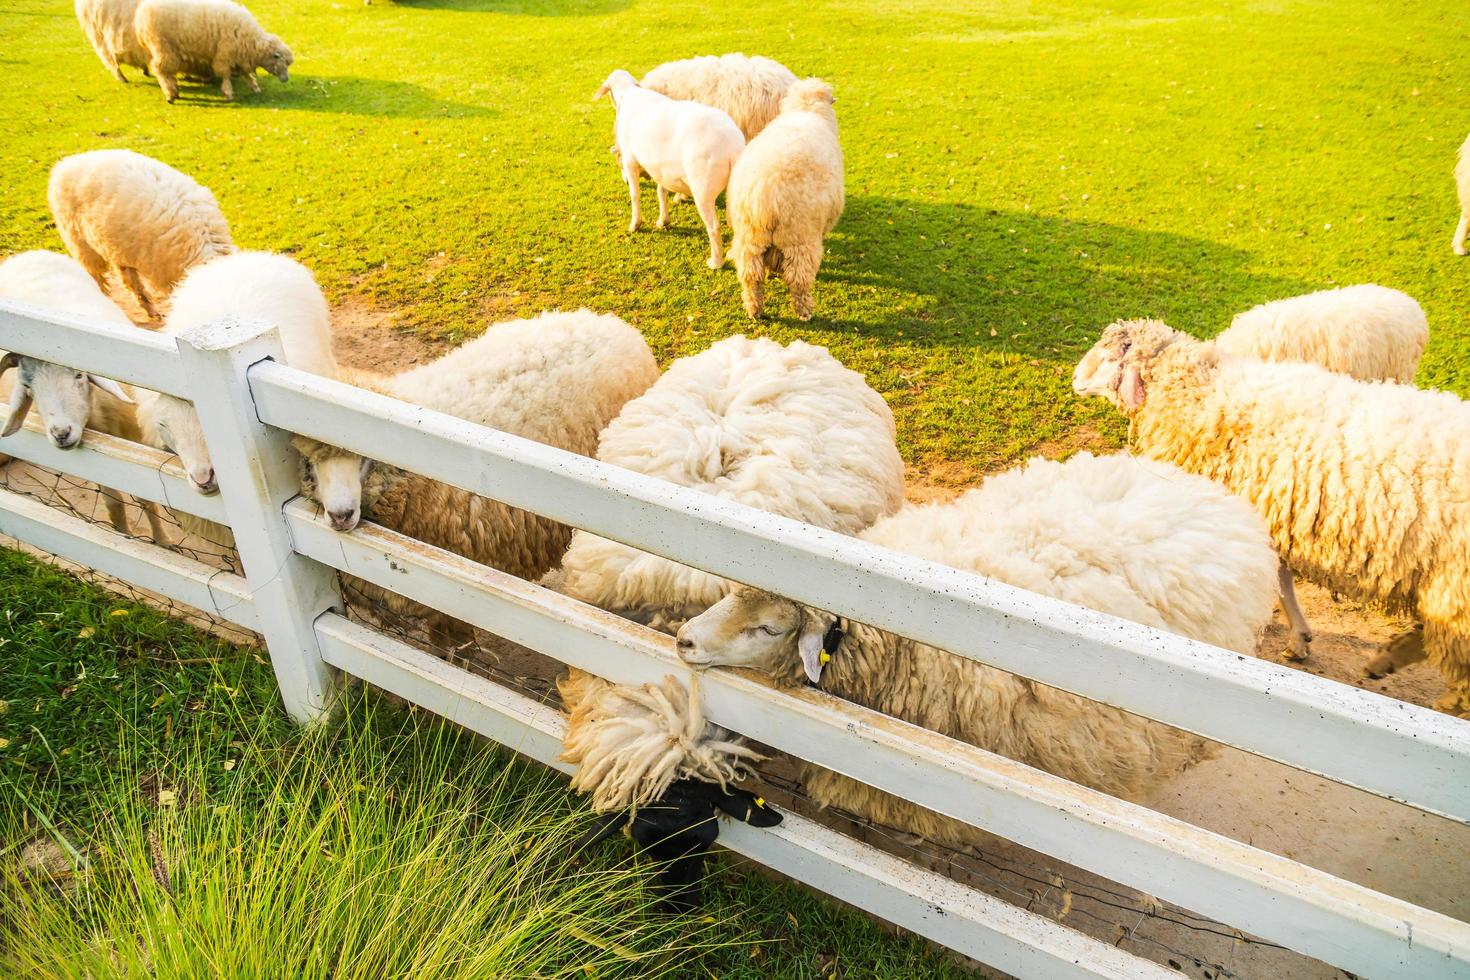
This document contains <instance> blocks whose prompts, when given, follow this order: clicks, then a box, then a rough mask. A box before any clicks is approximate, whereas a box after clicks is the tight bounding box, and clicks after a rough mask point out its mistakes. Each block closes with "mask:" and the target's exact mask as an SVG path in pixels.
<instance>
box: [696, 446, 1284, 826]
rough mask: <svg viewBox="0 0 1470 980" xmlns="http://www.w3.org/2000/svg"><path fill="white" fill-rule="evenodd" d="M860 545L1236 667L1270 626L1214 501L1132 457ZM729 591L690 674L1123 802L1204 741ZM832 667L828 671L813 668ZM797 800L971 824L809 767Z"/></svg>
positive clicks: (1003, 494)
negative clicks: (831, 703) (942, 567)
mask: <svg viewBox="0 0 1470 980" xmlns="http://www.w3.org/2000/svg"><path fill="white" fill-rule="evenodd" d="M860 537H862V538H863V539H864V540H865V541H869V542H872V543H874V544H878V545H883V546H886V547H889V548H892V549H894V550H897V551H903V552H907V553H909V554H913V555H918V556H919V557H922V558H927V559H929V560H931V561H936V562H940V563H942V564H946V565H950V566H953V567H956V568H961V569H966V570H969V571H973V572H977V573H979V574H981V575H985V576H987V577H990V578H994V579H997V580H1000V581H1002V582H1006V583H1008V584H1010V585H1014V586H1018V587H1020V588H1023V589H1028V590H1030V591H1033V592H1038V593H1040V594H1042V595H1047V596H1052V597H1054V598H1058V599H1062V600H1065V601H1068V602H1072V603H1076V604H1078V605H1082V606H1087V607H1089V608H1092V609H1095V610H1098V611H1101V612H1106V613H1110V614H1112V615H1115V616H1120V617H1122V618H1124V619H1130V620H1133V621H1135V622H1139V623H1143V624H1145V625H1148V626H1152V627H1155V628H1158V629H1162V630H1168V631H1171V632H1175V633H1181V634H1183V635H1185V636H1189V637H1192V638H1194V639H1197V640H1201V641H1204V642H1206V643H1212V644H1215V645H1216V646H1222V647H1225V648H1226V649H1228V650H1234V651H1236V652H1238V653H1242V654H1251V653H1253V652H1254V650H1255V648H1256V643H1257V641H1258V639H1259V636H1260V633H1261V631H1262V630H1263V629H1264V627H1265V625H1266V622H1267V620H1268V618H1269V616H1270V613H1271V606H1272V601H1273V598H1274V595H1275V584H1276V574H1275V572H1276V555H1275V553H1274V552H1273V551H1272V549H1271V544H1270V540H1269V538H1268V537H1267V535H1266V531H1265V529H1264V528H1263V527H1262V525H1261V520H1260V518H1259V517H1258V516H1257V515H1256V514H1255V513H1253V512H1252V510H1251V508H1250V507H1249V505H1247V504H1246V503H1245V502H1244V501H1242V500H1239V499H1237V498H1235V497H1232V496H1231V495H1230V494H1228V493H1227V492H1226V491H1225V490H1224V488H1223V487H1220V486H1218V485H1216V484H1214V483H1212V482H1210V481H1208V480H1205V479H1201V478H1199V477H1192V476H1189V475H1188V474H1185V473H1182V472H1180V471H1179V470H1177V469H1175V468H1174V467H1172V466H1169V465H1166V464H1163V463H1158V462H1154V461H1152V460H1146V459H1137V458H1134V457H1131V456H1124V455H1118V456H1104V457H1095V456H1092V455H1090V454H1088V453H1080V454H1078V455H1077V456H1075V457H1073V458H1072V459H1070V460H1068V461H1067V462H1065V463H1057V462H1050V461H1046V460H1041V459H1034V460H1032V461H1030V462H1029V463H1027V464H1025V465H1023V466H1020V467H1016V468H1014V469H1011V470H1008V471H1006V472H1005V473H1002V474H999V475H997V476H994V477H991V478H990V479H988V480H986V481H985V483H984V484H982V485H981V486H980V487H979V488H977V489H975V490H972V491H970V492H969V493H966V494H964V495H963V496H961V497H959V498H958V499H956V500H955V501H953V502H950V503H945V504H929V505H924V506H908V507H905V508H904V509H903V510H902V511H900V512H899V513H898V514H896V515H894V516H892V517H889V518H885V519H884V520H882V521H879V522H878V523H877V524H875V525H873V527H871V528H869V529H868V530H867V531H864V532H863V533H862V534H861V535H860ZM835 622H837V619H836V617H834V616H833V615H832V614H831V613H827V612H823V611H819V610H815V609H811V608H809V607H805V606H802V605H800V604H798V603H796V602H793V601H791V600H787V599H782V598H779V597H776V596H773V595H770V594H767V593H764V592H761V591H759V590H756V589H751V588H748V587H744V586H742V587H740V588H738V589H736V590H735V592H733V593H732V594H731V595H730V596H728V597H727V598H725V599H723V600H721V601H720V602H719V603H717V604H716V605H714V606H713V607H711V608H710V609H709V611H707V612H706V613H704V614H703V615H702V616H699V617H697V618H696V619H693V620H690V621H689V622H688V623H686V624H685V625H684V627H683V629H681V630H680V631H679V639H678V649H679V654H680V656H681V657H682V658H683V659H684V660H685V661H686V662H687V663H689V664H690V665H692V666H695V667H696V668H707V667H710V666H714V665H722V664H728V665H738V666H745V667H754V668H757V669H759V670H762V671H764V672H766V673H768V674H770V675H771V676H772V678H773V679H774V680H775V681H776V682H777V683H778V684H781V685H785V686H796V685H799V684H801V683H803V682H805V681H806V680H808V679H810V680H811V681H812V682H814V683H817V682H819V683H820V686H821V687H822V689H823V690H826V691H828V692H830V693H832V694H835V695H837V696H839V697H842V698H846V699H849V700H852V701H855V702H857V703H859V704H863V705H866V706H867V707H870V708H873V709H875V710H878V711H882V712H884V713H886V714H890V715H893V716H896V717H898V718H902V719H905V720H907V721H910V722H913V723H914V724H918V725H922V726H924V727H926V728H930V729H933V730H935V731H938V732H940V733H942V734H945V735H949V736H951V737H953V738H957V739H961V740H963V741H966V742H970V743H972V744H974V745H978V746H980V747H982V748H985V749H988V750H990V751H993V752H998V753H1000V754H1002V755H1005V756H1008V757H1010V758H1013V759H1016V760H1018V761H1020V762H1024V763H1026V764H1027V765H1031V766H1036V767H1037V768H1040V769H1044V770H1046V771H1048V772H1051V773H1054V774H1056V775H1058V776H1062V777H1064V778H1067V779H1070V780H1074V781H1076V782H1079V783H1083V784H1085V785H1087V786H1091V787H1093V788H1094V789H1098V790H1101V791H1103V792H1106V793H1110V794H1113V795H1116V796H1120V797H1123V798H1126V799H1131V800H1144V799H1147V798H1148V796H1149V795H1150V793H1151V792H1152V791H1153V790H1154V789H1156V788H1157V787H1158V785H1159V784H1160V782H1161V781H1163V780H1165V779H1167V778H1168V777H1170V776H1172V775H1174V774H1175V773H1177V772H1179V771H1180V770H1182V769H1183V768H1185V767H1186V766H1188V765H1190V764H1192V763H1193V762H1194V761H1196V760H1198V759H1200V758H1202V757H1203V756H1204V754H1205V752H1206V749H1207V744H1208V743H1206V742H1204V740H1202V739H1200V738H1198V737H1196V736H1194V735H1191V734H1189V733H1186V732H1182V731H1179V730H1178V729H1174V728H1170V727H1168V726H1165V725H1162V724H1160V723H1158V722H1154V721H1150V720H1148V719H1146V718H1142V717H1139V716H1137V715H1133V714H1129V713H1127V712H1125V711H1121V710H1119V709H1117V708H1113V707H1110V706H1108V705H1105V704H1101V703H1099V702H1096V701H1090V700H1088V699H1086V698H1082V697H1078V696H1076V695H1073V694H1069V693H1067V692H1065V691H1061V690H1058V689H1056V688H1052V687H1048V686H1046V685H1043V684H1039V683H1036V682H1034V681H1031V680H1028V679H1026V678H1023V677H1018V676H1015V675H1012V674H1008V673H1005V672H1003V671H1000V670H996V669H994V668H992V667H988V666H986V665H984V664H981V663H978V662H976V661H973V660H969V659H966V658H963V657H958V656H955V655H954V654H951V653H947V652H945V651H942V650H939V649H936V648H934V647H931V646H926V645H924V644H922V643H916V642H914V641H912V640H908V639H905V638H903V637H899V636H895V635H894V634H891V633H887V632H884V631H881V630H878V629H875V628H873V627H871V626H867V625H863V624H858V623H851V624H848V626H847V631H846V635H845V636H844V637H843V638H842V639H841V640H840V642H839V643H837V645H836V649H835V650H832V651H827V653H828V654H830V657H829V658H824V657H823V652H822V647H823V646H824V644H825V638H826V637H827V635H828V631H829V630H830V629H831V628H832V627H833V625H834V623H835ZM824 664H825V666H824ZM804 769H805V770H806V772H805V777H804V778H805V783H806V789H807V792H808V793H809V794H810V795H811V796H812V797H813V798H814V799H815V800H817V802H819V803H821V804H823V805H837V806H840V807H842V808H844V809H847V810H851V811H853V812H855V813H857V814H858V815H860V816H861V817H863V818H867V819H872V820H876V821H878V822H879V823H881V824H886V825H889V826H893V827H898V828H901V829H903V830H905V831H909V832H912V833H916V834H919V835H921V836H923V837H925V838H928V839H930V840H935V841H940V842H944V843H947V844H950V845H952V846H958V847H965V846H967V845H975V844H977V843H979V842H981V841H983V839H984V835H983V834H982V833H981V832H980V831H977V830H975V829H974V828H972V827H969V826H966V825H964V824H961V823H959V822H957V821H953V820H950V819H948V818H945V817H941V816H940V815H938V814H936V813H934V812H932V811H929V810H926V809H924V808H922V807H919V806H917V805H915V804H913V803H910V802H907V801H905V800H902V799H898V798H896V797H892V796H889V795H887V794H884V793H882V792H880V791H878V790H875V789H872V788H871V787H868V786H865V785H863V784H862V783H858V782H856V781H854V780H850V779H847V778H845V777H842V776H839V775H837V774H835V773H832V772H829V771H827V770H823V769H820V768H818V767H816V766H811V765H807V766H805V767H804Z"/></svg>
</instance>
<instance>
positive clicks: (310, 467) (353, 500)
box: [291, 436, 373, 531]
mask: <svg viewBox="0 0 1470 980" xmlns="http://www.w3.org/2000/svg"><path fill="white" fill-rule="evenodd" d="M291 444H292V445H293V446H295V447H296V451H297V452H299V453H300V454H301V495H302V496H303V497H306V498H307V499H309V500H314V501H316V502H317V504H319V505H320V506H321V508H322V512H323V513H324V514H325V515H326V520H327V524H328V525H330V526H331V528H332V530H334V531H350V530H352V529H353V528H355V527H357V524H358V522H359V521H361V520H362V486H363V481H364V480H366V479H367V475H368V473H369V472H370V471H371V470H372V468H373V461H372V460H370V459H367V458H365V457H362V456H358V455H357V454H356V453H349V452H347V451H346V450H345V449H338V448H337V447H336V446H329V445H327V444H326V443H324V442H318V441H316V440H315V439H308V438H306V437H305V436H297V437H296V438H294V439H292V440H291Z"/></svg>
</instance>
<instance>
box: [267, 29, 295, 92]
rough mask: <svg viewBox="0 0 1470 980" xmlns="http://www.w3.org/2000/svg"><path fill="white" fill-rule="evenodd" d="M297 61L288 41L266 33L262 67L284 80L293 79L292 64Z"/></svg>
mask: <svg viewBox="0 0 1470 980" xmlns="http://www.w3.org/2000/svg"><path fill="white" fill-rule="evenodd" d="M295 61H296V59H295V58H294V57H292V55H291V49H290V48H288V47H286V43H285V42H284V41H282V40H281V39H280V38H278V37H276V36H275V35H274V34H268V35H266V39H265V55H264V57H262V58H261V61H260V67H262V68H264V69H265V70H266V71H268V72H270V73H271V74H272V75H274V76H276V77H277V78H279V79H280V80H281V81H283V82H289V81H290V80H291V65H292V64H293V63H294V62H295Z"/></svg>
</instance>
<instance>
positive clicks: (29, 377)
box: [0, 354, 133, 449]
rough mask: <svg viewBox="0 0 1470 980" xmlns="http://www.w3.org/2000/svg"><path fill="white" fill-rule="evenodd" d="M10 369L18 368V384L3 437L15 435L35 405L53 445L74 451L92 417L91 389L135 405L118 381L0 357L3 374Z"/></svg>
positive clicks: (30, 359)
mask: <svg viewBox="0 0 1470 980" xmlns="http://www.w3.org/2000/svg"><path fill="white" fill-rule="evenodd" d="M11 368H15V369H16V382H15V388H14V389H13V390H12V391H11V393H10V415H9V417H8V418H7V419H6V421H5V428H4V430H3V431H0V435H6V436H9V435H14V434H15V433H16V431H17V430H19V429H20V427H21V426H22V425H24V424H25V421H26V413H27V412H29V411H30V409H31V404H32V403H33V402H34V403H35V406H36V411H37V412H38V413H40V416H41V421H42V423H44V424H45V426H46V438H47V439H49V440H50V442H51V445H53V446H55V447H56V448H57V449H71V448H73V447H74V446H76V445H78V444H79V443H80V442H81V441H82V433H83V432H84V431H85V430H86V428H87V419H88V417H89V416H90V415H91V414H92V397H91V396H92V392H91V390H90V389H91V388H92V387H94V386H95V387H96V388H97V389H98V390H100V391H105V392H107V393H108V394H109V395H111V396H112V397H113V398H116V399H117V400H118V401H120V402H122V403H124V404H126V405H131V404H132V403H133V400H132V399H131V398H129V397H128V395H127V392H125V391H123V389H122V386H121V385H119V384H118V383H117V382H116V381H113V380H111V379H109V378H100V377H98V376H96V375H94V374H88V373H87V372H85V371H78V370H76V369H74V368H69V367H67V366H65V365H64V364H53V363H52V362H50V361H40V360H37V359H36V358H34V357H21V356H20V355H19V354H6V355H5V356H4V357H3V358H0V375H3V374H4V373H5V372H6V371H9V370H10V369H11Z"/></svg>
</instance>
